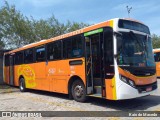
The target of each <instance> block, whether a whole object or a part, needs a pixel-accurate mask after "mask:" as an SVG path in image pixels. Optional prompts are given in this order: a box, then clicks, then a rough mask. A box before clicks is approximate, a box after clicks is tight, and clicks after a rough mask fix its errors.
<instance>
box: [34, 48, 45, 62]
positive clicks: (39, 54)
mask: <svg viewBox="0 0 160 120" xmlns="http://www.w3.org/2000/svg"><path fill="white" fill-rule="evenodd" d="M42 61H45V47H44V46H41V47H38V48H36V62H42Z"/></svg>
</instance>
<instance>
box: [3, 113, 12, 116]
mask: <svg viewBox="0 0 160 120" xmlns="http://www.w3.org/2000/svg"><path fill="white" fill-rule="evenodd" d="M2 117H12V116H11V112H2Z"/></svg>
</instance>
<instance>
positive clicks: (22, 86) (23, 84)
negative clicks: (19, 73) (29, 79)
mask: <svg viewBox="0 0 160 120" xmlns="http://www.w3.org/2000/svg"><path fill="white" fill-rule="evenodd" d="M19 89H20V91H21V92H26V85H25V80H24V78H20V80H19Z"/></svg>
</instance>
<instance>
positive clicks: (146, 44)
mask: <svg viewBox="0 0 160 120" xmlns="http://www.w3.org/2000/svg"><path fill="white" fill-rule="evenodd" d="M117 47H118V48H117V50H118V51H117V52H118V59H117V60H118V64H119V65H120V66H134V67H145V66H148V67H153V66H155V63H154V56H153V52H152V43H151V38H150V37H148V36H147V35H140V34H135V33H133V32H132V31H131V32H122V36H121V37H117Z"/></svg>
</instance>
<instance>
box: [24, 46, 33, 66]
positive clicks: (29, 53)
mask: <svg viewBox="0 0 160 120" xmlns="http://www.w3.org/2000/svg"><path fill="white" fill-rule="evenodd" d="M32 62H33V49H28V50H25V51H24V63H32Z"/></svg>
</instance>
